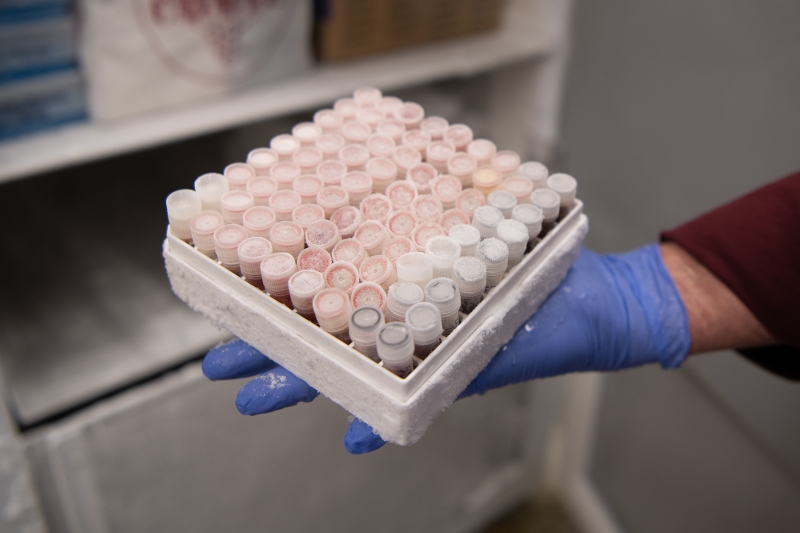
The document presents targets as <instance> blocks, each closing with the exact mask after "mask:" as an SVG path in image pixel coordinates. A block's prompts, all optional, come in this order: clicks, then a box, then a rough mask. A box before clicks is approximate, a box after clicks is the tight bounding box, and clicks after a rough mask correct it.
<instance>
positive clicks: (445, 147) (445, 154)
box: [425, 141, 469, 174]
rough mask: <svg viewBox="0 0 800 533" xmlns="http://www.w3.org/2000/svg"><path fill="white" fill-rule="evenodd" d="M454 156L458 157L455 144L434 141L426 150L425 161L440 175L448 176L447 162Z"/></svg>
mask: <svg viewBox="0 0 800 533" xmlns="http://www.w3.org/2000/svg"><path fill="white" fill-rule="evenodd" d="M454 155H456V147H455V145H454V144H453V143H451V142H449V141H432V142H431V143H430V144H429V145H428V147H427V149H426V150H425V161H426V162H427V163H428V164H430V165H432V166H433V168H435V169H436V170H437V171H439V173H440V174H447V160H448V159H450V158H451V157H453V156H454ZM464 155H466V154H464ZM467 157H469V156H467Z"/></svg>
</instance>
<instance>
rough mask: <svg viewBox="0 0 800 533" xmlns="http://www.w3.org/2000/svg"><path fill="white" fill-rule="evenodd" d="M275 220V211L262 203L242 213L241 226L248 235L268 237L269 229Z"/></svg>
mask: <svg viewBox="0 0 800 533" xmlns="http://www.w3.org/2000/svg"><path fill="white" fill-rule="evenodd" d="M277 221H278V220H277V216H276V215H275V211H273V210H272V209H271V208H269V207H264V206H263V205H257V206H255V207H251V208H250V209H248V210H247V211H245V212H244V215H242V226H244V229H246V230H247V234H248V235H249V236H250V237H264V238H265V239H269V230H270V229H272V226H274V225H275V223H276V222H277Z"/></svg>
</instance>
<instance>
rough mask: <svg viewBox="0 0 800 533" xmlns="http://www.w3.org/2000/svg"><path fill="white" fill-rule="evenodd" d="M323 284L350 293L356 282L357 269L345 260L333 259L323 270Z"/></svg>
mask: <svg viewBox="0 0 800 533" xmlns="http://www.w3.org/2000/svg"><path fill="white" fill-rule="evenodd" d="M325 284H326V285H327V286H328V287H331V288H337V289H341V290H343V291H344V292H346V293H347V294H350V293H351V292H352V291H353V287H355V286H356V285H357V284H358V270H356V267H355V266H354V265H353V264H352V263H348V262H347V261H334V262H333V263H331V266H329V267H328V268H327V269H326V270H325Z"/></svg>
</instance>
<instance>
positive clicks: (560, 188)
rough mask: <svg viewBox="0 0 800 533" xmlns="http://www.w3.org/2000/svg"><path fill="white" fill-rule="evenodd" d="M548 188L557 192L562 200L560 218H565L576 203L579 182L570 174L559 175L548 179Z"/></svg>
mask: <svg viewBox="0 0 800 533" xmlns="http://www.w3.org/2000/svg"><path fill="white" fill-rule="evenodd" d="M547 187H548V188H550V189H552V190H554V191H556V192H557V193H558V197H559V198H560V199H561V209H560V212H559V218H564V217H565V216H566V215H567V213H568V212H569V208H570V207H572V204H573V203H575V195H576V193H577V192H578V182H577V181H576V180H575V178H573V177H572V176H570V175H569V174H563V173H557V174H553V175H552V176H550V177H549V178H547Z"/></svg>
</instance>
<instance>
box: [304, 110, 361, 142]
mask: <svg viewBox="0 0 800 533" xmlns="http://www.w3.org/2000/svg"><path fill="white" fill-rule="evenodd" d="M353 116H355V114H354V115H353ZM314 124H316V125H317V126H319V127H320V128H322V132H323V135H324V134H325V133H337V132H338V131H339V130H340V129H341V128H342V124H344V118H343V117H342V115H340V114H339V113H337V112H336V111H334V110H333V109H320V110H319V111H317V112H316V113H314ZM318 148H319V147H318Z"/></svg>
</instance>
